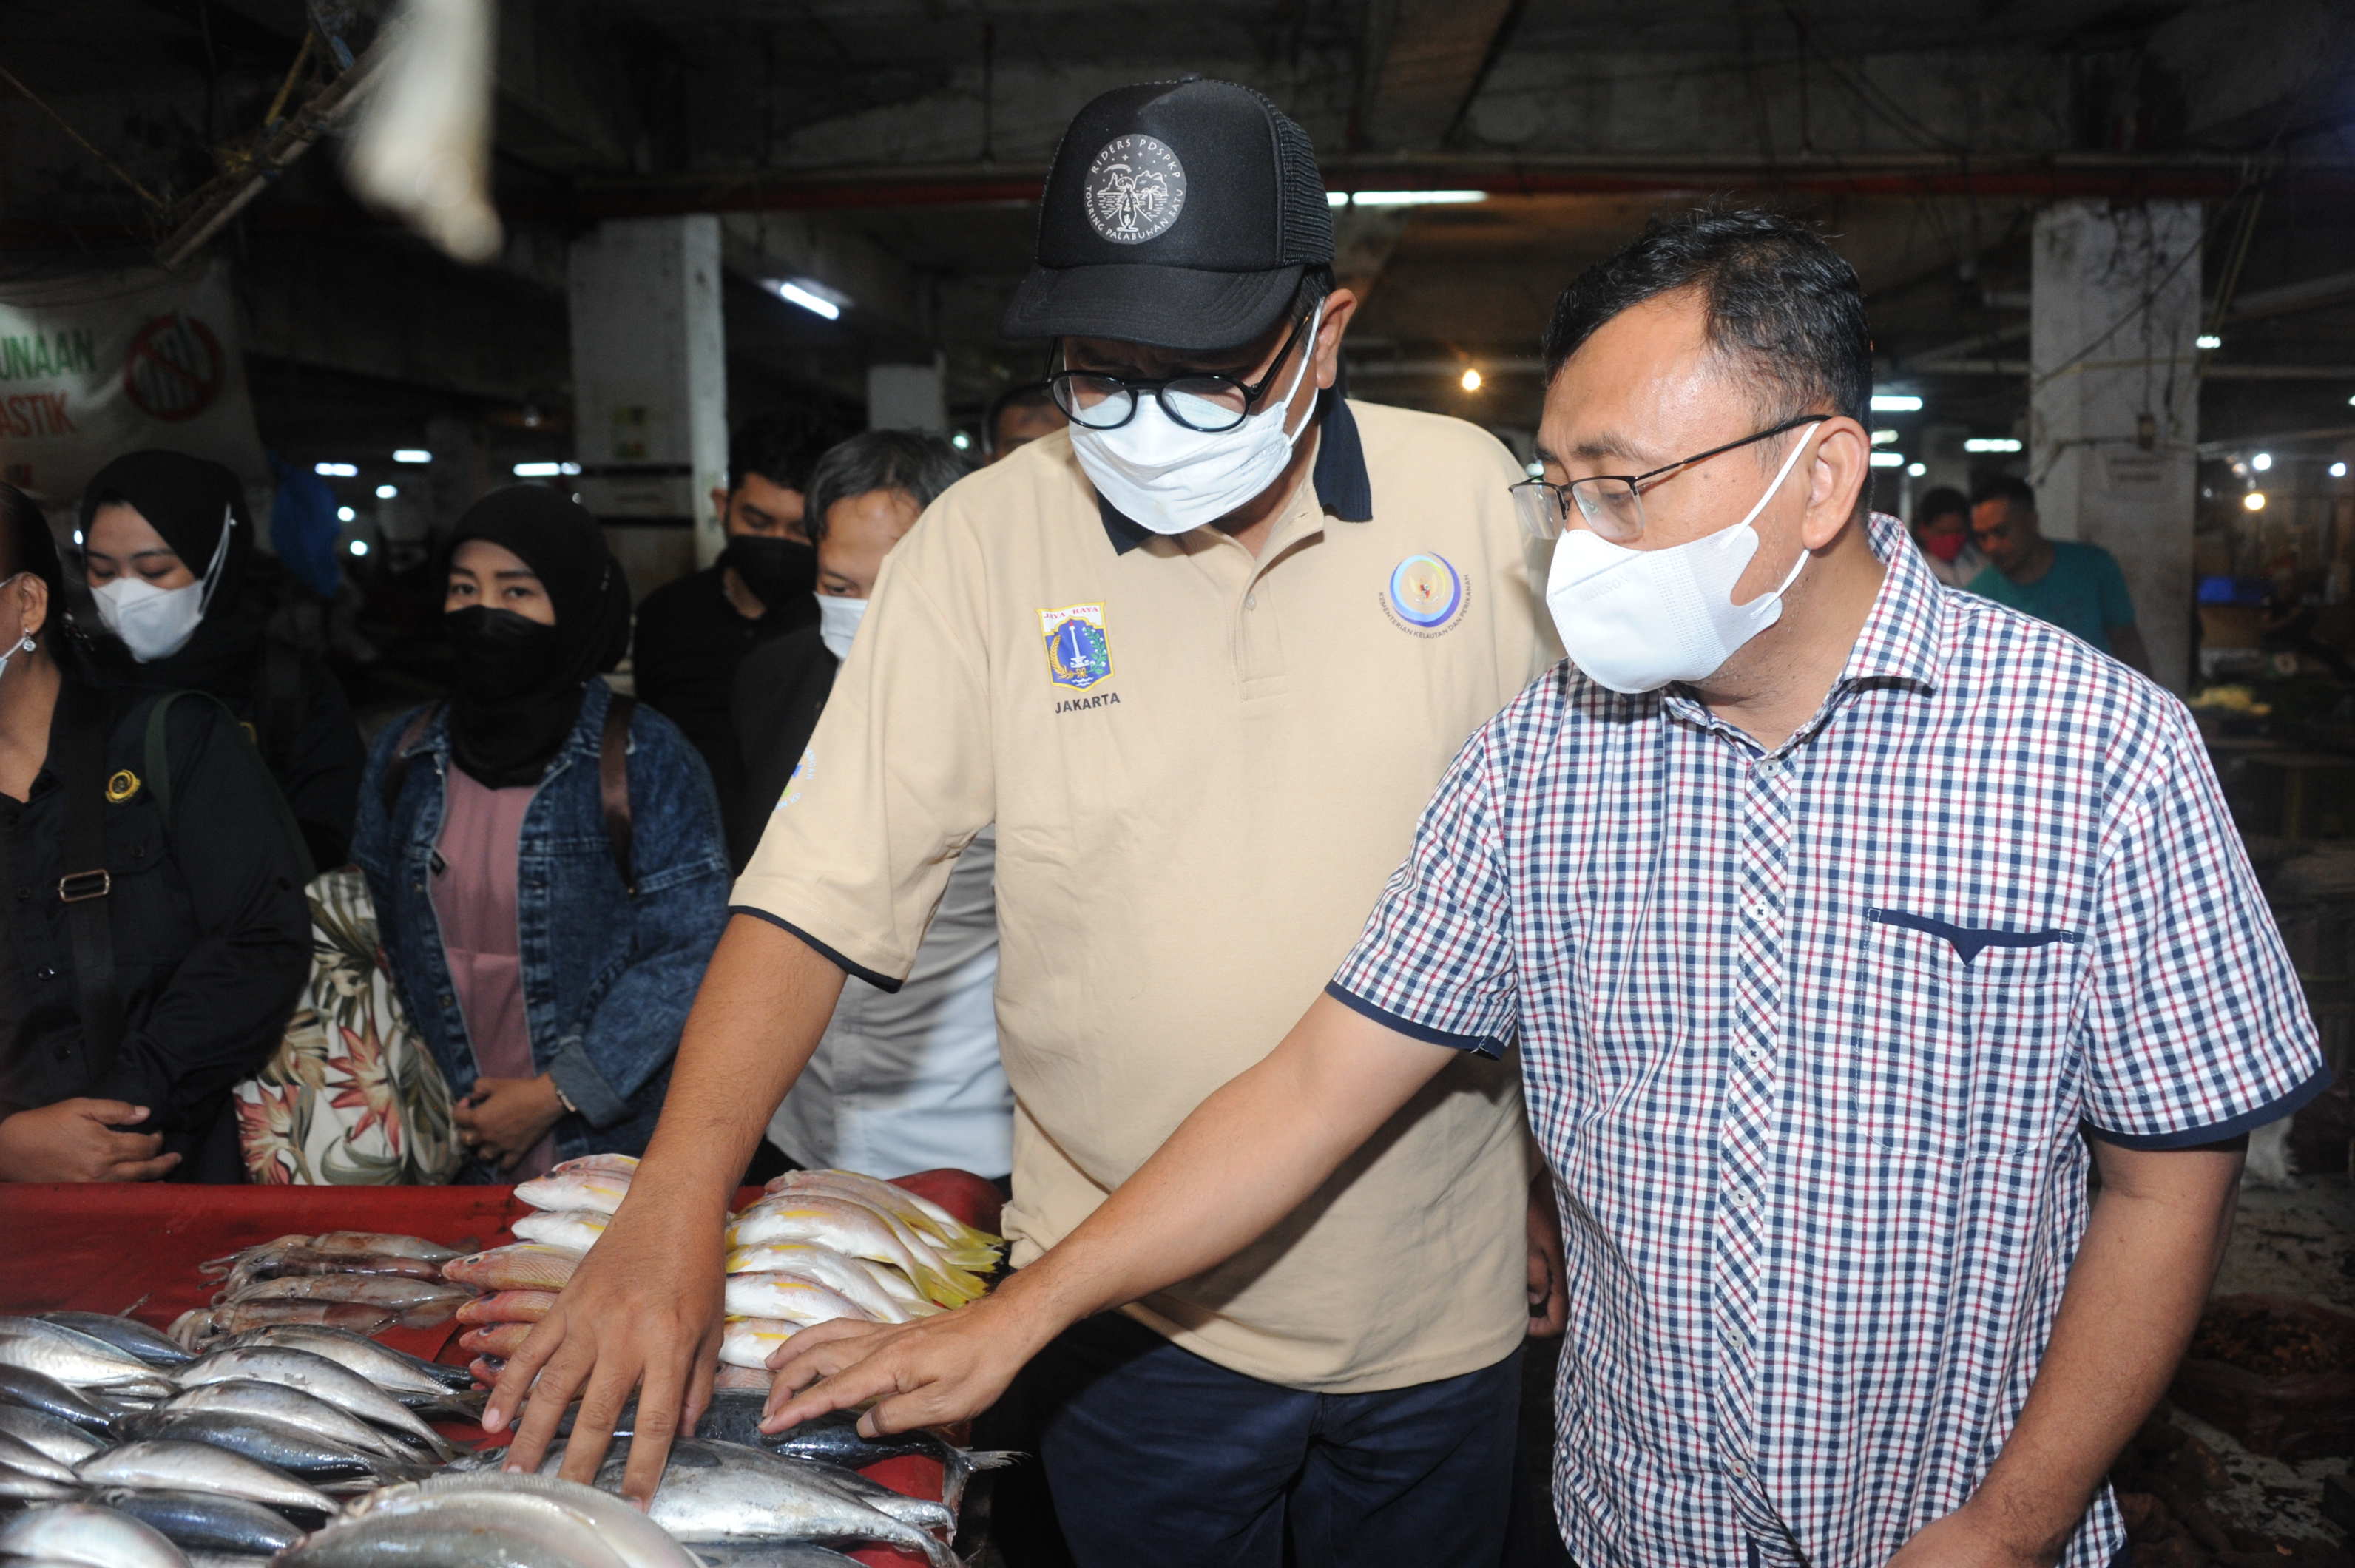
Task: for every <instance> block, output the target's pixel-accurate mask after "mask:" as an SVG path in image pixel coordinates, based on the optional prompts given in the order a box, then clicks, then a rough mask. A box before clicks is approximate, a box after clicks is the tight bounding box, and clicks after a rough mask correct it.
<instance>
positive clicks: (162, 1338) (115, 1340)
mask: <svg viewBox="0 0 2355 1568" xmlns="http://www.w3.org/2000/svg"><path fill="white" fill-rule="evenodd" d="M41 1320H42V1321H43V1322H45V1323H55V1324H58V1325H59V1326H61V1327H63V1328H72V1329H76V1330H78V1331H80V1332H81V1333H84V1334H87V1335H89V1336H90V1337H91V1339H101V1340H103V1341H105V1342H106V1343H107V1344H109V1345H112V1346H113V1347H114V1348H115V1349H117V1350H120V1351H122V1352H123V1354H124V1355H126V1356H130V1357H133V1359H135V1360H142V1361H144V1362H146V1363H147V1364H148V1365H149V1366H151V1367H176V1366H178V1365H179V1364H180V1363H181V1362H183V1361H185V1360H189V1355H188V1352H187V1351H186V1350H184V1349H181V1348H180V1347H179V1346H177V1345H175V1344H174V1343H172V1341H171V1339H169V1338H168V1337H167V1336H166V1335H165V1333H164V1331H163V1330H162V1329H160V1328H149V1327H148V1326H147V1325H146V1324H144V1323H142V1322H140V1321H139V1320H138V1319H137V1318H135V1317H113V1316H111V1315H110V1314H107V1313H104V1312H44V1313H42V1314H41Z"/></svg>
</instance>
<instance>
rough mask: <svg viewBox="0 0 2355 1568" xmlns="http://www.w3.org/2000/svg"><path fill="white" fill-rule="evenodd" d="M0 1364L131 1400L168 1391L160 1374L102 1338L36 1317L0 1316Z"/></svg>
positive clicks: (166, 1384)
mask: <svg viewBox="0 0 2355 1568" xmlns="http://www.w3.org/2000/svg"><path fill="white" fill-rule="evenodd" d="M0 1362H5V1364H7V1365H9V1366H12V1367H22V1368H23V1369H25V1370H26V1371H32V1372H40V1373H42V1374H44V1375H46V1376H48V1377H52V1378H55V1379H57V1380H58V1381H59V1382H61V1383H65V1384H67V1385H68V1386H69V1387H72V1388H78V1389H80V1390H82V1391H83V1392H91V1391H93V1390H105V1391H108V1392H119V1393H122V1394H124V1395H127V1396H130V1397H133V1398H151V1397H152V1398H161V1397H162V1396H163V1394H164V1393H165V1392H169V1391H170V1385H169V1384H168V1383H167V1382H165V1380H164V1375H163V1373H162V1372H161V1371H158V1370H157V1369H156V1368H155V1367H151V1366H149V1365H148V1364H147V1363H146V1362H144V1361H142V1360H136V1359H135V1358H133V1357H130V1356H126V1355H124V1354H123V1352H122V1351H120V1350H118V1349H115V1348H114V1347H113V1346H112V1345H110V1344H108V1343H107V1342H106V1341H105V1340H103V1339H91V1337H90V1336H89V1335H87V1334H85V1333H83V1332H81V1331H80V1329H78V1328H67V1327H65V1326H64V1325H63V1324H61V1323H51V1322H49V1321H48V1320H47V1319H45V1318H40V1317H0Z"/></svg>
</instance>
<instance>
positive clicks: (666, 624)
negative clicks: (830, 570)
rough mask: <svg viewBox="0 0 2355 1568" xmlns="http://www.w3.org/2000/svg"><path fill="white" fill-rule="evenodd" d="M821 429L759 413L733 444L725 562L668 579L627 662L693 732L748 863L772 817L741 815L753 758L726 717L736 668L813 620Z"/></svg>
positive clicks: (718, 497) (735, 859)
mask: <svg viewBox="0 0 2355 1568" xmlns="http://www.w3.org/2000/svg"><path fill="white" fill-rule="evenodd" d="M825 450H826V439H825V436H824V433H823V432H822V431H821V430H820V429H819V427H818V426H817V425H816V424H815V422H814V421H810V420H809V419H806V418H805V417H803V416H800V415H795V414H768V415H763V416H762V417H761V418H759V419H756V420H752V421H749V422H747V423H746V424H744V425H743V426H742V427H741V429H739V430H738V431H737V432H736V437H735V439H734V440H733V441H731V442H730V443H729V444H728V488H727V489H725V490H714V491H713V492H712V493H711V504H712V506H713V507H716V508H718V510H719V520H720V524H721V526H722V527H723V528H726V529H727V533H728V545H727V548H726V549H723V550H721V551H720V554H719V560H717V561H715V562H713V563H712V564H711V565H709V566H708V567H706V568H704V569H703V570H702V571H697V572H690V573H689V574H688V575H687V576H685V577H682V578H680V579H679V580H678V581H676V582H669V583H665V584H664V585H663V586H662V587H660V588H657V589H655V591H654V592H652V593H649V594H647V595H646V602H645V603H644V604H641V605H639V606H638V629H637V645H636V647H635V649H634V651H633V655H632V657H631V661H630V673H631V677H632V679H633V680H634V682H635V683H636V691H637V695H638V699H639V700H640V701H642V702H644V703H645V704H646V705H647V706H648V707H650V708H652V709H654V710H655V712H657V713H660V714H661V715H663V716H664V717H665V718H666V719H668V720H670V721H671V722H673V723H674V724H677V726H678V727H679V729H680V730H682V731H685V732H686V735H687V740H688V741H692V742H693V743H694V746H695V749H696V750H697V751H698V752H700V753H701V754H702V756H703V762H704V765H705V766H706V767H707V768H709V770H710V773H711V782H712V784H714V786H715V787H717V788H718V790H719V805H720V813H721V819H722V823H723V826H724V827H725V830H726V834H727V843H728V850H729V863H730V865H731V866H734V867H738V868H741V866H742V865H743V864H744V862H745V861H746V860H748V859H751V855H752V847H753V846H754V845H755V844H757V843H759V842H760V839H761V827H762V822H763V821H765V820H766V818H765V817H764V816H756V817H753V818H751V819H749V820H746V819H742V818H740V816H738V815H737V812H736V804H737V802H738V801H740V800H741V798H742V797H743V794H744V756H743V751H742V748H741V746H740V745H739V744H738V742H737V739H736V731H735V728H734V726H733V724H731V723H730V720H729V717H728V699H729V693H730V691H732V690H733V689H734V688H735V681H736V666H737V664H738V662H739V661H740V660H741V659H742V658H743V657H744V656H745V655H746V654H748V653H751V651H752V650H753V649H754V648H756V647H758V646H760V645H762V643H764V642H767V641H769V640H771V639H772V638H775V637H782V636H783V635H785V634H787V633H788V632H793V631H796V630H798V629H800V628H801V627H804V626H807V625H811V624H815V622H816V620H817V608H816V606H815V604H813V603H811V602H810V588H811V585H812V583H813V582H814V581H815V580H816V575H817V558H816V555H815V552H814V551H813V550H812V549H810V539H809V530H808V528H806V527H805V524H804V521H803V513H804V510H805V501H804V499H803V492H804V491H805V489H806V488H807V487H808V485H809V471H810V465H811V464H814V463H815V462H816V461H817V459H818V454H819V453H822V452H824V451H825Z"/></svg>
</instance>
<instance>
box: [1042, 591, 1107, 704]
mask: <svg viewBox="0 0 2355 1568" xmlns="http://www.w3.org/2000/svg"><path fill="white" fill-rule="evenodd" d="M1039 632H1040V634H1041V635H1044V636H1045V638H1046V639H1047V678H1048V679H1049V680H1051V681H1053V682H1054V683H1055V684H1056V685H1057V686H1068V687H1071V688H1075V689H1077V690H1081V691H1085V690H1086V689H1087V688H1089V687H1092V686H1093V685H1095V684H1096V682H1098V681H1100V680H1103V679H1104V678H1106V677H1109V676H1110V675H1111V674H1112V644H1111V642H1110V641H1109V640H1107V639H1106V638H1105V636H1104V613H1103V605H1101V604H1073V605H1071V606H1069V607H1067V608H1065V609H1061V610H1041V611H1039Z"/></svg>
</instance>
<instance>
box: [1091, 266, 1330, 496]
mask: <svg viewBox="0 0 2355 1568" xmlns="http://www.w3.org/2000/svg"><path fill="white" fill-rule="evenodd" d="M1324 319H1325V307H1324V305H1323V304H1318V305H1317V307H1316V314H1315V315H1312V316H1310V317H1309V320H1308V330H1307V331H1306V332H1305V333H1303V334H1302V335H1301V350H1300V368H1299V369H1298V370H1296V371H1295V372H1294V374H1293V378H1292V385H1291V386H1290V387H1289V388H1287V389H1285V390H1284V400H1283V401H1281V402H1279V403H1277V404H1276V405H1275V406H1274V407H1273V408H1266V409H1262V410H1261V411H1259V412H1257V413H1255V414H1247V415H1245V416H1244V418H1243V421H1242V423H1241V424H1239V425H1237V426H1235V427H1234V428H1233V429H1232V430H1222V431H1216V432H1210V431H1199V430H1188V429H1187V428H1186V427H1185V426H1184V425H1181V424H1179V423H1178V422H1177V421H1176V420H1173V419H1171V418H1170V417H1169V415H1168V414H1167V411H1164V410H1163V408H1162V407H1161V400H1160V399H1159V398H1157V397H1155V396H1152V395H1150V394H1140V395H1139V397H1138V403H1137V410H1136V412H1135V415H1133V416H1132V417H1131V418H1130V420H1129V421H1128V422H1127V423H1126V424H1124V425H1122V426H1121V427H1120V428H1119V429H1117V430H1090V429H1089V428H1088V427H1087V426H1085V425H1083V424H1081V423H1080V422H1079V421H1076V420H1074V421H1072V422H1071V451H1072V453H1073V454H1074V455H1076V456H1077V457H1078V458H1079V460H1080V466H1081V468H1082V469H1083V470H1085V471H1086V473H1087V476H1088V480H1089V483H1091V484H1092V485H1094V486H1095V487H1096V493H1097V494H1099V495H1101V496H1103V498H1104V499H1105V500H1107V501H1110V502H1111V503H1112V504H1113V505H1114V506H1115V507H1119V508H1120V510H1121V513H1122V515H1123V516H1124V517H1130V518H1132V519H1134V520H1135V521H1136V522H1137V523H1139V524H1141V525H1143V526H1144V527H1146V528H1150V529H1152V530H1153V531H1154V532H1155V533H1156V534H1182V533H1186V532H1188V531H1189V530H1190V529H1194V528H1200V527H1201V526H1202V525H1203V524H1204V523H1212V522H1216V521H1218V520H1219V519H1220V517H1225V516H1226V515H1227V514H1228V513H1230V512H1231V511H1233V510H1235V509H1236V508H1237V507H1241V506H1242V505H1243V504H1244V503H1246V502H1248V501H1250V500H1251V499H1252V496H1257V495H1258V494H1259V493H1260V492H1261V491H1263V490H1264V489H1266V488H1267V487H1268V486H1269V485H1273V484H1274V483H1275V476H1276V475H1279V474H1281V473H1283V472H1284V464H1287V463H1289V462H1291V461H1292V447H1293V443H1295V442H1296V441H1298V440H1299V439H1300V438H1299V433H1298V432H1290V431H1287V430H1286V429H1285V428H1284V426H1285V425H1286V423H1287V422H1288V421H1290V420H1291V418H1292V400H1293V399H1294V398H1295V397H1296V396H1298V395H1299V392H1300V388H1301V384H1302V383H1303V382H1305V380H1307V379H1308V361H1309V359H1310V358H1311V357H1313V356H1314V355H1315V354H1316V331H1317V327H1318V325H1320V324H1321V323H1322V322H1323V321H1324ZM1204 409H1205V421H1206V422H1208V417H1209V405H1208V404H1205V405H1204ZM1307 428H1308V421H1305V420H1303V421H1301V422H1300V429H1301V430H1303V431H1305V430H1306V429H1307Z"/></svg>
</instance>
